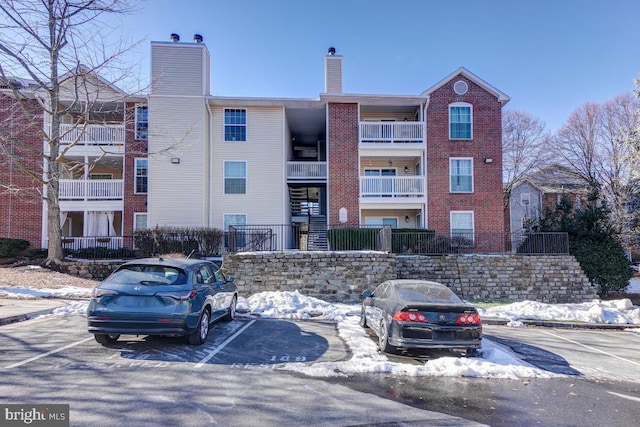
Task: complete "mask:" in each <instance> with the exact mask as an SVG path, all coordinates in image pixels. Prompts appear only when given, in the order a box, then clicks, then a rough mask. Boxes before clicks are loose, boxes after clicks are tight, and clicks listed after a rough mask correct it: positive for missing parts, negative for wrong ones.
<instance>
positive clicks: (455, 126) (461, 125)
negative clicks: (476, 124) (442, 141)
mask: <svg viewBox="0 0 640 427" xmlns="http://www.w3.org/2000/svg"><path fill="white" fill-rule="evenodd" d="M472 137H473V132H472V112H471V105H470V104H467V103H463V102H460V103H458V102H457V103H455V104H451V105H449V139H471V138H472Z"/></svg>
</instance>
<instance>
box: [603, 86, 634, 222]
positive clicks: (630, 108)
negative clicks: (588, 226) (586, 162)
mask: <svg viewBox="0 0 640 427" xmlns="http://www.w3.org/2000/svg"><path fill="white" fill-rule="evenodd" d="M639 108H640V102H638V100H637V99H636V98H635V97H634V96H633V95H632V94H630V93H629V94H624V95H619V96H616V97H615V98H614V99H612V100H610V101H608V102H606V103H605V104H603V105H602V108H601V111H602V117H601V123H602V143H601V144H602V159H601V162H600V165H599V171H600V175H599V180H600V182H601V184H602V192H603V196H604V198H605V200H606V202H607V205H608V206H609V209H610V211H611V221H612V224H613V226H614V229H615V230H616V232H617V233H619V234H622V233H623V232H624V231H625V228H626V225H627V224H629V223H630V220H631V216H632V215H633V213H632V212H630V211H629V209H628V204H629V202H630V201H631V198H632V197H637V195H638V193H639V192H640V182H639V181H638V179H637V165H638V160H640V159H639V158H638V152H637V150H636V149H635V147H636V146H637V145H638V141H639V134H638V126H640V117H639V115H638V110H639Z"/></svg>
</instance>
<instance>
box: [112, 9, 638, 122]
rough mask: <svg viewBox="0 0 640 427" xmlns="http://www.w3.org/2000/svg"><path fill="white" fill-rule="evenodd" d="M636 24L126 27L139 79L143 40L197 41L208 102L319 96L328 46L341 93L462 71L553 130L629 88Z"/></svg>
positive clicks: (214, 16)
mask: <svg viewBox="0 0 640 427" xmlns="http://www.w3.org/2000/svg"><path fill="white" fill-rule="evenodd" d="M638 16H640V2H639V1H635V0H606V1H604V0H532V1H518V0H484V1H482V0H457V1H450V0H395V1H391V0H387V1H381V0H340V1H336V0H322V1H319V0H296V1H290V0H233V1H229V0H226V1H220V0H182V1H177V0H146V1H143V2H142V3H141V5H140V10H139V11H138V12H137V13H135V14H134V15H131V16H127V17H125V18H123V21H122V26H123V28H124V31H125V34H126V35H128V36H129V37H131V38H132V39H134V40H138V39H144V40H145V41H144V43H143V44H142V45H141V47H140V48H138V50H137V58H138V59H139V61H140V66H141V69H142V72H143V73H145V74H147V73H148V62H149V42H150V41H152V40H153V41H158V40H159V41H168V40H169V35H170V34H171V33H177V34H179V35H180V36H181V39H182V41H192V40H193V34H194V33H199V34H202V35H203V36H204V42H205V44H206V45H207V47H208V48H209V51H210V52H211V56H212V61H211V62H212V64H211V66H212V73H211V80H212V81H211V91H212V94H213V95H225V96H267V97H269V96H273V97H291V98H316V97H317V96H318V94H319V93H320V92H323V91H324V55H325V54H326V52H327V48H328V47H330V46H334V47H335V48H336V50H337V54H339V55H343V57H344V60H343V79H344V83H343V89H344V91H345V92H348V93H379V94H403V95H413V94H419V93H421V92H422V91H423V90H425V89H427V88H429V87H431V86H432V85H433V84H435V83H437V82H438V81H440V80H441V79H442V78H444V77H446V76H447V75H448V74H450V73H451V72H453V71H454V70H456V69H457V68H458V67H461V66H463V67H465V68H467V69H468V70H470V71H471V72H473V73H474V74H476V75H478V76H479V77H481V78H483V79H484V80H486V81H487V82H489V83H490V84H492V85H493V86H495V87H497V88H498V89H500V90H501V91H503V92H505V93H506V94H507V95H509V96H510V97H511V101H510V102H509V104H507V107H506V108H510V109H519V110H525V111H528V112H529V113H531V114H533V115H534V116H536V117H539V118H541V119H542V120H544V121H545V122H546V124H547V128H548V129H550V130H556V129H557V128H558V127H560V126H561V125H562V124H563V123H564V122H565V121H566V119H567V117H568V116H569V114H570V113H571V111H573V110H574V109H575V108H577V107H580V106H581V105H583V104H584V103H585V102H587V101H596V102H602V101H606V100H608V99H611V98H613V97H614V96H615V95H617V94H620V93H623V92H629V91H632V90H633V79H634V77H636V76H637V75H638V72H640V55H638V53H639V46H640V25H638V24H637V18H638Z"/></svg>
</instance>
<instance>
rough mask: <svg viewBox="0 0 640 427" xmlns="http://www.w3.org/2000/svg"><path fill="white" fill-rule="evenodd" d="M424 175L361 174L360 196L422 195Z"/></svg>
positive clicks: (423, 193) (423, 192)
mask: <svg viewBox="0 0 640 427" xmlns="http://www.w3.org/2000/svg"><path fill="white" fill-rule="evenodd" d="M424 186H425V177H424V176H361V177H360V196H361V197H424V195H425V191H424Z"/></svg>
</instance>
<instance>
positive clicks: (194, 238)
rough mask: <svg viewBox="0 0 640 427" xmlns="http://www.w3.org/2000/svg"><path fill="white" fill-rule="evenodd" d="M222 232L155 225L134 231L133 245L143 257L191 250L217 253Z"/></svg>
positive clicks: (211, 253) (190, 251) (189, 251)
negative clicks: (152, 227) (151, 227)
mask: <svg viewBox="0 0 640 427" xmlns="http://www.w3.org/2000/svg"><path fill="white" fill-rule="evenodd" d="M223 237H224V233H223V232H222V230H220V229H219V228H206V227H200V228H182V227H156V228H154V229H149V230H138V231H136V232H135V233H134V241H135V245H136V247H137V248H138V250H139V251H140V253H141V255H142V256H143V257H149V256H154V255H158V254H166V253H182V254H184V255H190V254H191V253H192V252H196V253H199V254H201V255H208V256H211V255H219V254H220V251H221V249H222V243H223Z"/></svg>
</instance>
